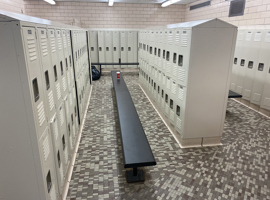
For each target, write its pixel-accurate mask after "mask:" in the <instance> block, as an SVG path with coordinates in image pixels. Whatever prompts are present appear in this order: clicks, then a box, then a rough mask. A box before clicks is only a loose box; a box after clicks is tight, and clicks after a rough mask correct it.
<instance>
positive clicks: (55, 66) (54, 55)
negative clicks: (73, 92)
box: [48, 29, 62, 107]
mask: <svg viewBox="0 0 270 200" xmlns="http://www.w3.org/2000/svg"><path fill="white" fill-rule="evenodd" d="M48 36H49V41H50V42H49V44H50V45H49V47H50V51H51V62H52V64H51V66H50V68H51V69H52V71H53V78H52V81H54V85H55V89H54V90H55V91H56V102H55V104H56V107H58V106H59V105H60V103H61V102H62V98H61V97H62V94H61V83H60V81H61V78H60V74H61V72H60V71H61V70H60V63H59V62H58V51H57V46H56V42H57V41H56V37H55V30H54V29H48Z"/></svg>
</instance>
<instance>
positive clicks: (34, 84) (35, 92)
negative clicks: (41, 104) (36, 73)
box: [32, 78, 39, 102]
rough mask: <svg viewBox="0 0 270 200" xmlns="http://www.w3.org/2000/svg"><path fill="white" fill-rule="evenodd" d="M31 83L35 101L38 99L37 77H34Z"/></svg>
mask: <svg viewBox="0 0 270 200" xmlns="http://www.w3.org/2000/svg"><path fill="white" fill-rule="evenodd" d="M32 84H33V92H34V99H35V102H37V101H38V100H39V90H38V81H37V78H35V79H34V80H33V81H32Z"/></svg>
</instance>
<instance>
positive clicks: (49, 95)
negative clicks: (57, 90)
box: [48, 90, 54, 111]
mask: <svg viewBox="0 0 270 200" xmlns="http://www.w3.org/2000/svg"><path fill="white" fill-rule="evenodd" d="M48 99H49V106H50V111H52V109H53V107H54V99H53V91H52V90H51V91H50V92H49V93H48Z"/></svg>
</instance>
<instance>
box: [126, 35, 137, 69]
mask: <svg viewBox="0 0 270 200" xmlns="http://www.w3.org/2000/svg"><path fill="white" fill-rule="evenodd" d="M127 34H128V59H127V60H128V62H129V63H135V62H138V33H137V31H128V33H127ZM128 67H130V68H131V67H133V68H134V65H129V66H128ZM136 67H137V66H136Z"/></svg>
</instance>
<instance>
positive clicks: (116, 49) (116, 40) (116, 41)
mask: <svg viewBox="0 0 270 200" xmlns="http://www.w3.org/2000/svg"><path fill="white" fill-rule="evenodd" d="M119 59H120V33H119V31H113V62H114V63H118V62H119ZM114 68H120V65H114Z"/></svg>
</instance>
